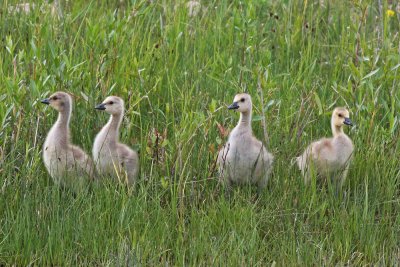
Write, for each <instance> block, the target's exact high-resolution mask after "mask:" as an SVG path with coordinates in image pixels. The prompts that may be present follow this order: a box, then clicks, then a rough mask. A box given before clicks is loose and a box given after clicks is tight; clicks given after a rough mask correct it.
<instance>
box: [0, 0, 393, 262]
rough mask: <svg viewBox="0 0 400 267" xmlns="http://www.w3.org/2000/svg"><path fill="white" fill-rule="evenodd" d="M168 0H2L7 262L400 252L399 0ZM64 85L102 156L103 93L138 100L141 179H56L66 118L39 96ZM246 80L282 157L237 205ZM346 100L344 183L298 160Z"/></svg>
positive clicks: (130, 138)
mask: <svg viewBox="0 0 400 267" xmlns="http://www.w3.org/2000/svg"><path fill="white" fill-rule="evenodd" d="M170 2H174V1H147V0H143V1H135V0H131V1H91V2H89V1H83V0H80V1H79V0H76V1H61V6H62V11H63V17H62V18H60V19H57V18H54V17H52V15H51V14H50V12H48V9H47V11H46V8H45V7H43V8H42V9H39V8H37V9H34V10H33V12H31V13H29V14H24V13H19V14H18V13H17V14H9V13H8V8H9V6H10V5H12V4H13V3H11V2H10V1H8V0H5V1H2V3H1V4H0V14H1V16H0V36H1V47H0V100H1V101H0V265H1V264H3V263H4V264H7V265H9V264H16V265H28V264H34V265H39V266H40V265H50V264H52V265H78V264H79V265H126V264H132V265H133V264H145V265H166V264H167V263H168V264H169V265H184V264H185V265H243V266H245V265H249V264H251V265H269V264H273V263H274V262H276V263H277V264H278V265H281V266H285V265H308V266H310V265H334V264H339V265H344V264H349V265H366V264H378V265H394V264H398V261H399V260H400V248H399V247H400V163H399V160H400V142H399V137H400V129H399V128H400V125H399V124H400V116H399V111H400V89H399V79H400V73H399V72H400V64H399V62H400V55H399V49H400V48H399V43H400V35H399V29H400V27H399V25H400V23H399V21H400V20H399V18H400V14H398V13H395V14H394V15H393V16H389V15H392V14H391V13H387V10H388V9H389V8H390V7H389V6H387V1H372V0H368V1H339V0H336V1H328V0H326V1H322V0H321V1H294V0H286V1H248V2H249V3H246V2H247V1H226V0H223V1H202V7H201V10H200V12H199V13H198V14H197V15H195V16H189V14H188V9H187V7H186V3H183V2H182V3H181V4H172V3H170ZM378 2H382V3H383V5H384V6H382V8H381V9H380V8H379V6H378ZM41 3H42V2H40V3H39V5H41ZM392 9H393V10H395V7H393V8H392ZM57 90H63V91H67V92H70V93H71V94H73V95H74V96H75V97H74V101H75V104H74V111H73V117H72V121H71V128H72V129H71V130H72V135H73V141H74V143H76V144H78V145H80V146H82V147H83V148H84V149H85V150H86V151H88V152H89V151H91V146H92V142H93V140H94V136H95V134H96V133H97V132H98V131H99V129H100V128H101V127H102V125H103V124H104V123H105V122H106V121H107V115H105V114H104V113H99V112H96V111H95V110H94V106H95V104H97V103H99V102H100V101H102V100H103V99H104V97H105V96H107V95H111V94H114V95H119V96H121V97H123V98H124V99H125V100H126V102H127V107H126V108H127V113H126V116H125V120H124V122H123V129H122V132H121V140H122V141H123V142H125V143H128V144H130V145H131V146H133V147H134V148H136V149H140V157H141V175H140V183H139V185H138V186H137V187H136V188H135V190H133V191H132V190H131V191H130V190H127V189H126V188H123V187H122V186H118V185H116V184H115V183H112V182H110V183H104V184H94V185H92V186H91V188H90V190H88V191H87V192H83V193H81V194H78V195H76V196H74V195H73V194H71V193H70V192H68V191H62V190H60V189H59V188H58V187H56V186H55V185H54V184H53V182H52V180H51V178H50V177H49V175H48V174H47V173H46V171H45V168H44V165H43V162H42V159H41V149H42V144H43V142H44V138H45V136H46V133H47V131H48V130H49V128H50V127H51V125H52V123H53V122H54V121H55V119H56V113H55V111H54V110H52V109H49V108H47V107H46V106H44V105H41V104H40V102H39V100H40V99H41V98H44V97H46V96H48V95H49V94H50V92H54V91H57ZM260 90H262V92H263V94H262V95H263V99H261V94H260ZM241 91H247V92H249V93H250V94H251V95H252V96H253V103H254V105H255V107H254V122H253V129H254V132H255V135H256V136H258V137H259V138H260V139H261V138H262V136H263V128H262V126H261V125H262V124H261V119H262V118H263V116H265V118H266V121H267V131H268V134H269V149H270V150H271V152H272V153H273V154H274V155H275V159H276V161H275V165H274V170H273V174H272V177H271V180H270V182H269V185H268V188H267V190H265V192H264V193H263V195H262V196H261V197H260V198H259V199H256V197H255V190H254V189H252V188H237V189H236V190H235V192H234V196H233V197H232V199H230V200H227V199H225V197H224V193H223V192H224V190H223V189H222V188H221V186H220V185H219V184H218V180H217V173H216V170H215V164H214V162H215V158H216V154H217V150H218V147H219V145H221V144H222V143H223V142H225V141H226V139H225V138H224V137H223V136H222V135H221V134H220V132H219V129H218V127H217V123H220V124H221V125H222V126H223V127H225V128H232V127H233V126H234V125H235V124H236V121H237V119H238V114H237V113H233V112H229V111H228V110H227V109H226V105H227V104H230V103H231V101H232V100H233V97H234V95H235V93H237V92H241ZM262 103H263V105H264V106H262ZM340 105H343V106H348V107H349V109H350V112H351V118H352V120H353V121H354V122H355V124H356V125H355V126H354V127H352V128H347V129H346V131H347V132H348V133H349V136H350V137H351V138H352V139H353V141H354V144H355V147H356V151H355V155H354V161H353V164H352V165H351V168H350V172H349V175H348V179H347V182H346V183H345V185H344V188H343V194H339V195H336V194H335V192H334V190H333V186H331V185H330V184H326V185H323V186H320V187H316V186H310V187H306V186H304V185H303V182H302V179H301V174H300V172H299V171H298V170H297V168H296V166H291V165H290V160H291V159H292V158H293V157H294V156H296V155H298V154H300V152H301V151H302V150H303V149H304V148H305V147H306V145H307V144H309V143H310V141H312V140H314V139H316V138H319V137H322V136H326V135H330V134H331V133H330V126H329V121H330V112H331V111H332V109H333V107H335V106H340Z"/></svg>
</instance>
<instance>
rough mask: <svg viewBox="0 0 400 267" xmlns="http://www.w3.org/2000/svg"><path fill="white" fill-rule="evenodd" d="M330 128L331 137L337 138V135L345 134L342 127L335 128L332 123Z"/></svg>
mask: <svg viewBox="0 0 400 267" xmlns="http://www.w3.org/2000/svg"><path fill="white" fill-rule="evenodd" d="M331 127H332V134H333V137H337V136H339V135H342V134H345V133H344V131H343V126H337V125H335V124H333V123H332V125H331Z"/></svg>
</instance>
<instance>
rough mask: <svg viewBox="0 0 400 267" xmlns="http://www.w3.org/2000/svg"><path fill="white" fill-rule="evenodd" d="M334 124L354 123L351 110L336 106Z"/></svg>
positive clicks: (333, 115) (333, 117)
mask: <svg viewBox="0 0 400 267" xmlns="http://www.w3.org/2000/svg"><path fill="white" fill-rule="evenodd" d="M332 124H333V125H335V126H336V127H342V126H343V125H353V123H352V122H351V120H350V116H349V111H348V110H347V109H346V108H335V109H334V110H333V113H332Z"/></svg>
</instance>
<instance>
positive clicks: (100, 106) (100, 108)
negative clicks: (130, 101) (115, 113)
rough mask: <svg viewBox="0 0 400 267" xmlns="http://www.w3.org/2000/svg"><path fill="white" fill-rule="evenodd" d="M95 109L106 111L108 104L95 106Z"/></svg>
mask: <svg viewBox="0 0 400 267" xmlns="http://www.w3.org/2000/svg"><path fill="white" fill-rule="evenodd" d="M94 108H95V109H98V110H105V109H106V104H99V105H97V106H95V107H94Z"/></svg>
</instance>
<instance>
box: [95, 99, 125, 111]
mask: <svg viewBox="0 0 400 267" xmlns="http://www.w3.org/2000/svg"><path fill="white" fill-rule="evenodd" d="M95 109H98V110H104V111H105V112H107V113H109V114H112V115H117V114H121V113H123V112H124V100H122V98H120V97H118V96H109V97H107V98H106V99H105V100H104V101H103V103H101V104H99V105H97V106H96V107H95Z"/></svg>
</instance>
